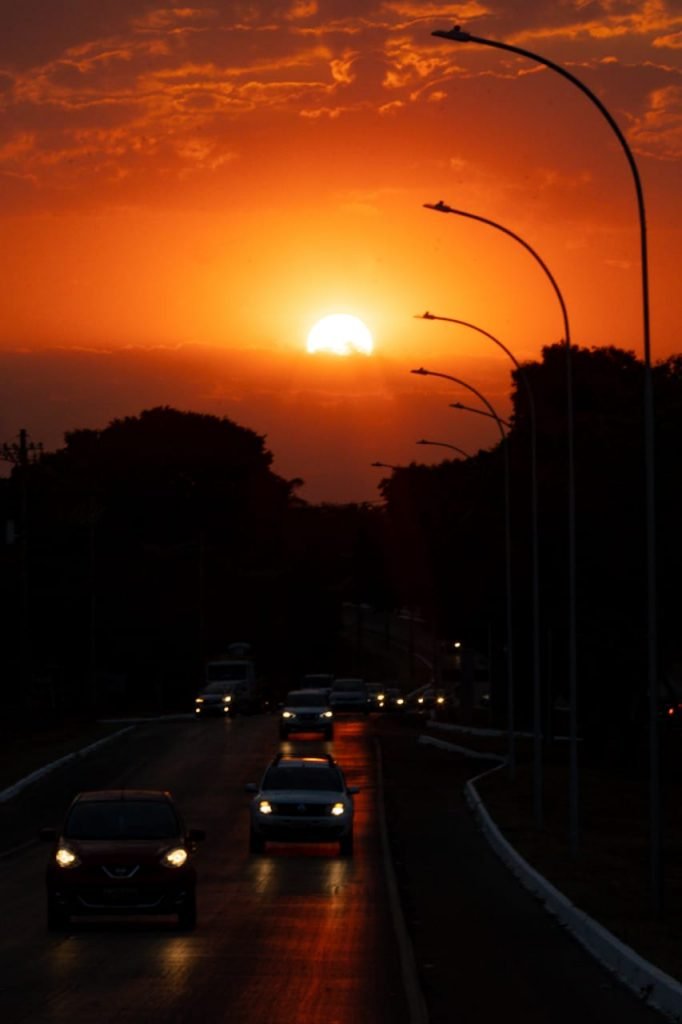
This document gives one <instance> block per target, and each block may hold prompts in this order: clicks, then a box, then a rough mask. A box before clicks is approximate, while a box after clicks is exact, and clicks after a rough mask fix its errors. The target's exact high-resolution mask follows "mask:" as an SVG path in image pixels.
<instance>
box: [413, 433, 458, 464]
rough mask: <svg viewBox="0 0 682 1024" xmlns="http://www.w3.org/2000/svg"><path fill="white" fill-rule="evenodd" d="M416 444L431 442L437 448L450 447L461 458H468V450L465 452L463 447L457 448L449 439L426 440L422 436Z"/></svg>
mask: <svg viewBox="0 0 682 1024" xmlns="http://www.w3.org/2000/svg"><path fill="white" fill-rule="evenodd" d="M415 443H416V444H433V445H437V446H438V447H439V448H451V449H452V451H453V452H458V453H459V454H460V455H461V456H463V458H465V459H470V458H471V455H470V454H469V452H465V451H464V449H463V448H458V447H457V445H456V444H450V442H449V441H427V440H426V438H424V437H423V438H422V439H421V441H417V442H415Z"/></svg>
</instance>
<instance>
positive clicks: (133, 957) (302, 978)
mask: <svg viewBox="0 0 682 1024" xmlns="http://www.w3.org/2000/svg"><path fill="white" fill-rule="evenodd" d="M276 737H277V723H276V718H275V717H274V716H257V717H249V718H246V717H245V718H240V717H238V718H236V719H234V720H231V721H207V722H194V721H189V722H181V723H180V722H177V723H166V724H163V725H162V724H159V725H155V726H145V727H143V728H139V729H137V730H135V731H134V732H133V733H132V734H130V735H129V736H126V737H124V738H123V739H121V740H119V741H116V742H115V743H114V744H112V745H111V746H109V747H106V748H104V749H103V750H102V751H101V752H98V753H97V754H96V755H92V756H91V757H89V758H87V759H84V761H83V762H82V764H80V765H78V766H76V767H70V768H69V769H68V770H67V771H66V772H62V771H61V770H60V771H59V772H58V773H57V774H58V775H59V776H60V778H59V779H52V781H51V782H50V783H49V786H50V787H51V788H52V794H51V797H50V801H51V802H52V806H51V807H46V806H45V802H46V801H45V799H44V798H41V799H38V795H37V793H34V794H32V795H31V790H26V791H25V794H24V796H23V797H22V800H23V802H24V805H25V807H26V808H28V807H29V805H30V804H35V806H36V812H35V813H36V814H38V815H39V819H38V818H36V819H35V820H34V821H31V816H32V812H31V811H30V809H26V810H24V812H22V813H21V814H19V812H18V811H14V812H13V813H10V812H9V811H8V812H7V813H8V824H11V828H12V831H13V834H14V839H15V840H17V839H19V838H20V832H21V831H22V830H23V831H24V832H25V834H26V835H35V834H36V830H37V829H39V828H40V826H41V825H50V824H56V823H58V821H59V820H60V817H61V814H62V812H63V810H64V808H65V806H66V803H67V801H68V799H69V797H70V796H71V793H72V791H74V790H76V789H80V788H89V787H92V786H101V785H105V784H106V785H113V786H121V785H125V786H130V787H135V786H139V787H153V788H157V787H161V788H167V789H170V790H171V792H173V794H174V795H175V797H176V800H177V802H178V804H179V806H180V808H181V810H182V812H183V814H184V817H185V819H186V821H187V824H188V825H189V826H190V827H198V828H204V829H205V830H206V833H207V838H206V841H205V842H204V843H203V844H202V846H201V849H200V852H199V854H198V856H197V861H196V865H197V871H198V874H199V885H198V905H199V924H198V927H197V929H196V931H195V932H193V933H190V934H182V933H180V932H178V930H177V927H176V924H175V922H174V920H172V919H143V918H140V919H137V920H136V921H134V922H129V921H120V920H119V921H113V922H112V923H108V922H107V923H105V922H103V921H102V920H100V921H97V920H92V921H83V922H81V923H76V924H75V925H73V926H72V927H71V928H70V929H69V931H68V932H67V933H66V934H64V935H52V934H48V933H47V932H46V930H45V900H44V891H43V870H44V864H45V860H46V856H47V848H46V847H41V846H32V847H29V848H27V849H26V850H24V851H23V852H21V853H18V854H15V855H13V856H11V857H8V858H4V859H3V861H2V862H1V863H0V906H2V920H3V927H2V931H1V933H0V1020H2V1021H3V1024H19V1022H24V1021H25V1022H27V1024H29V1022H30V1024H42V1022H48V1021H49V1022H52V1021H68V1022H70V1024H73V1022H79V1024H90V1022H97V1024H104V1022H108V1021H116V1022H144V1024H156V1022H159V1024H161V1022H163V1024H176V1022H177V1024H186V1022H193V1021H201V1022H202V1024H212V1022H217V1021H229V1022H231V1024H241V1022H245V1024H246V1022H249V1024H255V1022H266V1021H267V1022H269V1024H295V1022H297V1021H300V1022H303V1021H306V1022H313V1021H323V1022H325V1024H347V1022H349V1021H355V1022H360V1021H367V1022H370V1021H376V1022H378V1024H383V1022H386V1024H388V1022H396V1024H402V1022H403V1021H406V1019H407V1016H406V1009H405V998H404V994H403V991H402V988H401V985H400V980H399V978H398V979H396V978H395V972H391V971H389V970H384V969H382V965H386V964H389V965H390V964H393V963H395V962H396V961H397V955H396V948H395V940H394V937H393V929H392V925H391V918H390V913H389V910H388V903H387V899H386V893H385V886H384V883H383V871H382V861H381V856H380V850H379V845H378V833H377V828H376V788H375V771H374V747H373V744H372V741H371V738H370V736H369V733H368V730H367V723H366V721H364V720H361V721H357V722H353V721H350V720H348V721H346V722H343V723H341V724H340V727H339V728H338V732H337V736H336V739H335V741H334V753H335V756H336V758H337V759H338V760H339V762H340V763H341V764H342V765H343V766H344V769H345V772H346V775H347V779H348V782H349V784H350V785H358V786H360V787H361V789H362V792H361V793H360V794H359V795H358V796H357V797H356V798H355V800H356V828H357V831H356V853H355V856H354V857H353V858H352V860H349V859H342V858H340V857H339V856H338V850H337V846H336V845H329V846H327V845H315V846H296V847H293V846H290V845H281V846H274V845H272V846H269V847H268V850H269V851H270V852H269V853H268V855H266V856H265V857H250V856H249V854H248V849H247V848H248V813H247V807H248V802H249V795H248V794H247V793H245V791H244V783H245V782H248V781H258V780H259V778H260V775H261V773H262V771H263V769H264V767H265V764H266V763H267V761H268V760H269V758H270V757H271V756H272V754H273V753H274V751H275V750H276V749H278V748H282V749H290V748H291V749H297V748H300V747H301V746H302V744H300V743H297V742H296V741H294V740H293V739H292V740H291V741H290V742H289V743H287V744H280V743H279V741H278V740H277V738H276ZM305 749H306V750H309V751H311V752H312V751H315V750H324V749H328V748H327V747H326V745H325V744H324V743H319V742H315V741H314V740H313V741H312V742H310V741H309V742H307V743H305ZM36 785H37V786H42V783H39V784H36ZM45 785H48V783H45ZM31 788H32V789H34V788H35V787H31ZM48 810H51V811H52V813H51V814H50V816H49V817H48V818H47V819H46V818H45V814H47V813H48ZM10 818H11V822H10V821H9V819H10ZM396 981H397V982H398V983H397V984H396Z"/></svg>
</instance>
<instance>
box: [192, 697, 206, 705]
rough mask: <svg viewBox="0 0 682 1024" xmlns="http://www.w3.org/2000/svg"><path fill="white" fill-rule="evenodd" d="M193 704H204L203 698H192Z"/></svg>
mask: <svg viewBox="0 0 682 1024" xmlns="http://www.w3.org/2000/svg"><path fill="white" fill-rule="evenodd" d="M194 703H195V704H203V703H204V698H203V697H195V698H194Z"/></svg>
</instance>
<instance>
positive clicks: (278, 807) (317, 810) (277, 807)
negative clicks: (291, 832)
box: [272, 803, 330, 818]
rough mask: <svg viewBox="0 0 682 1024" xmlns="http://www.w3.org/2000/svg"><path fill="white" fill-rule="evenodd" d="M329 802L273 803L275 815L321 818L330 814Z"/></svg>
mask: <svg viewBox="0 0 682 1024" xmlns="http://www.w3.org/2000/svg"><path fill="white" fill-rule="evenodd" d="M329 812H330V805H329V804H315V803H313V804H310V803H287V804H272V813H273V815H281V816H283V817H287V818H320V817H322V816H323V815H325V814H329Z"/></svg>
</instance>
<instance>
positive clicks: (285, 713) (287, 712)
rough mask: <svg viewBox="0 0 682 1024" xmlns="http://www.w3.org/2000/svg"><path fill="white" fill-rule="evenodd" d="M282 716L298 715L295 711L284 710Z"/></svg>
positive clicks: (292, 716)
mask: <svg viewBox="0 0 682 1024" xmlns="http://www.w3.org/2000/svg"><path fill="white" fill-rule="evenodd" d="M282 718H296V715H295V714H294V713H293V711H283V712H282Z"/></svg>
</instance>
